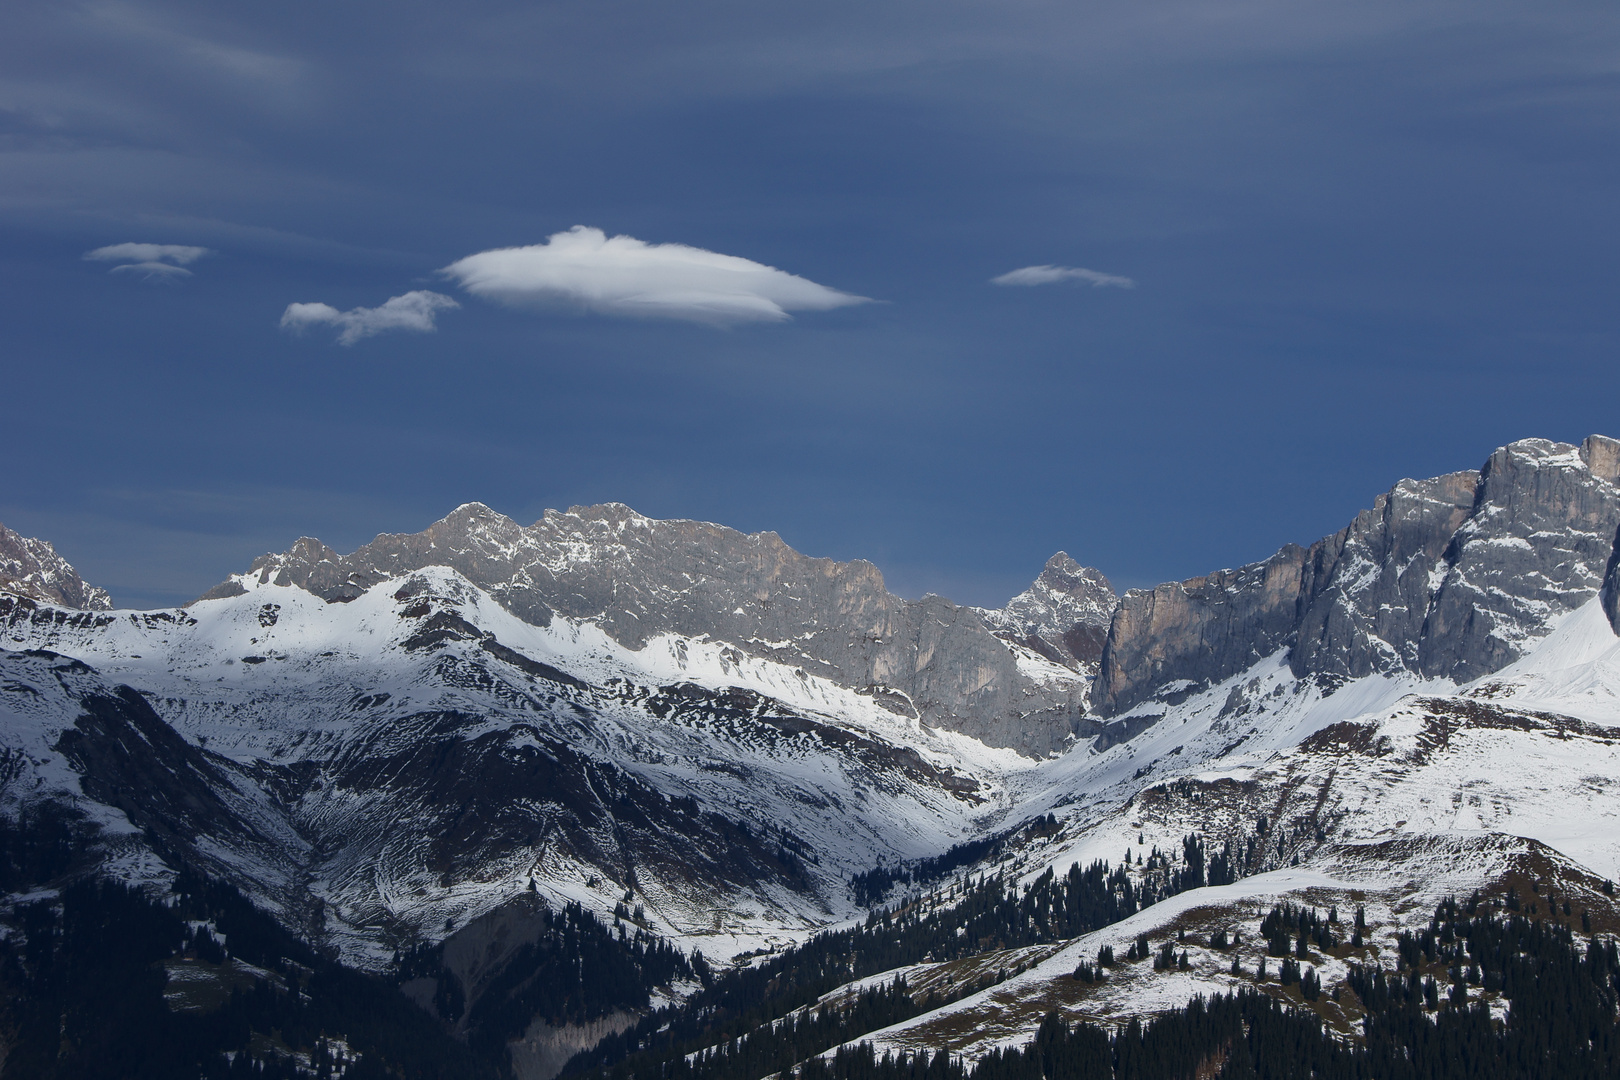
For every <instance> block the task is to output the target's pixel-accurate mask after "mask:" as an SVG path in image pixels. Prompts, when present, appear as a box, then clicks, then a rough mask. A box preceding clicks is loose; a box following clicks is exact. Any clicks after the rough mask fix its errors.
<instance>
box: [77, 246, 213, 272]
mask: <svg viewBox="0 0 1620 1080" xmlns="http://www.w3.org/2000/svg"><path fill="white" fill-rule="evenodd" d="M212 254H213V252H212V251H210V250H209V249H208V248H205V247H193V246H191V245H189V244H134V243H130V244H108V245H107V246H106V247H98V248H96V249H95V250H94V251H87V252H85V253H84V258H85V259H86V261H89V262H115V263H119V264H120V265H118V266H115V267H113V268H112V269H111V270H109V271H107V272H108V273H109V274H128V275H134V276H136V277H139V278H142V279H144V280H147V281H178V280H180V279H181V278H188V277H190V276H191V271H190V270H187V269H186V266H187V265H188V264H190V263H194V262H196V261H197V260H198V259H200V258H202V257H203V256H204V255H212Z"/></svg>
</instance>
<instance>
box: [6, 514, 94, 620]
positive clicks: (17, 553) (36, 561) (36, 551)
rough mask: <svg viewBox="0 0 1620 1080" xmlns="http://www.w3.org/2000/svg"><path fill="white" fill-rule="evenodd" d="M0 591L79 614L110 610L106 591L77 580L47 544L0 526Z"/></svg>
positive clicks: (64, 561)
mask: <svg viewBox="0 0 1620 1080" xmlns="http://www.w3.org/2000/svg"><path fill="white" fill-rule="evenodd" d="M0 590H3V591H5V592H10V593H15V594H17V595H18V596H26V597H27V598H28V599H30V600H37V601H40V602H41V603H46V604H55V605H58V606H60V607H70V608H79V609H80V610H83V611H110V610H111V609H112V597H110V596H108V595H107V590H106V589H98V588H96V587H95V586H94V585H91V584H89V583H88V582H86V581H85V580H84V579H83V578H82V577H80V576H79V573H78V571H77V570H74V569H73V567H72V565H71V564H69V563H68V561H67V560H66V559H64V558H62V556H60V555H58V554H57V553H56V548H54V547H52V546H51V542H50V541H49V540H36V539H34V538H33V537H30V536H22V535H20V534H19V533H15V532H13V531H12V530H10V529H8V528H6V527H5V526H4V525H0Z"/></svg>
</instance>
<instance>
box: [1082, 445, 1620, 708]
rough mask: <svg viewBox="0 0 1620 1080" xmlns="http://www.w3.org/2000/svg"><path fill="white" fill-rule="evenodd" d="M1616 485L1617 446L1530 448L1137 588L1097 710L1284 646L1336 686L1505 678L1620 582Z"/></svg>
mask: <svg viewBox="0 0 1620 1080" xmlns="http://www.w3.org/2000/svg"><path fill="white" fill-rule="evenodd" d="M1617 480H1620V442H1617V441H1616V440H1614V439H1610V438H1607V437H1605V436H1601V435H1593V436H1591V437H1589V438H1587V439H1586V440H1585V441H1584V442H1583V443H1582V444H1581V445H1580V446H1578V447H1577V446H1573V445H1570V444H1568V443H1558V442H1553V441H1550V440H1547V439H1525V440H1522V441H1520V442H1515V443H1511V444H1509V445H1508V446H1504V447H1502V448H1501V449H1499V450H1497V451H1496V452H1495V453H1493V454H1492V455H1491V457H1490V459H1489V460H1488V461H1486V463H1485V465H1484V466H1483V467H1482V468H1480V469H1479V470H1478V471H1477V472H1461V473H1452V474H1449V475H1446V476H1440V477H1435V478H1433V479H1429V480H1403V481H1401V482H1400V483H1398V484H1396V485H1395V486H1394V487H1393V488H1392V489H1391V490H1390V491H1389V492H1387V493H1386V494H1384V495H1382V496H1380V497H1379V498H1378V499H1377V500H1376V501H1375V502H1374V504H1373V506H1372V508H1371V509H1369V510H1366V511H1363V512H1362V513H1361V514H1359V515H1357V517H1356V519H1355V520H1354V521H1353V522H1351V523H1350V524H1349V525H1348V526H1346V527H1345V528H1344V529H1343V530H1341V531H1340V532H1338V533H1335V534H1334V535H1333V536H1329V537H1326V538H1324V539H1322V540H1319V541H1317V542H1316V543H1315V544H1312V545H1311V546H1310V547H1309V548H1300V547H1297V546H1292V545H1291V546H1289V547H1285V548H1283V549H1282V550H1281V551H1279V552H1278V553H1277V554H1276V555H1274V556H1272V557H1271V558H1270V559H1267V560H1265V561H1264V562H1260V563H1254V564H1251V565H1249V566H1245V567H1242V568H1239V569H1237V570H1223V571H1220V572H1218V573H1216V574H1210V575H1206V576H1204V577H1200V578H1193V579H1191V580H1188V581H1183V582H1173V583H1170V584H1166V585H1160V586H1158V587H1157V588H1155V589H1151V590H1133V591H1131V592H1129V593H1127V594H1126V595H1125V597H1124V598H1123V599H1122V600H1121V602H1120V606H1119V609H1118V611H1117V612H1116V613H1115V616H1114V620H1113V622H1112V624H1111V626H1110V628H1109V635H1108V641H1107V644H1106V646H1105V648H1104V652H1103V658H1102V670H1101V674H1100V675H1099V677H1098V679H1097V682H1096V684H1095V686H1094V690H1093V695H1092V699H1093V702H1094V704H1095V706H1096V707H1097V709H1098V711H1099V712H1101V713H1102V714H1103V715H1116V714H1118V713H1122V712H1126V711H1129V710H1130V709H1131V708H1133V707H1134V706H1136V705H1139V704H1141V703H1142V702H1144V701H1147V700H1149V699H1150V698H1152V697H1154V696H1155V695H1162V694H1163V692H1164V690H1165V688H1166V687H1167V686H1168V687H1170V688H1172V689H1175V688H1178V687H1186V686H1199V685H1207V684H1209V683H1212V682H1215V681H1218V680H1220V679H1223V678H1226V677H1228V676H1231V675H1235V674H1237V673H1238V672H1240V671H1243V670H1246V669H1247V668H1248V667H1250V666H1251V665H1253V664H1254V663H1255V661H1257V660H1259V659H1260V658H1262V657H1264V656H1267V655H1270V654H1271V653H1274V652H1276V651H1278V650H1280V649H1287V650H1288V660H1289V664H1290V666H1291V667H1292V669H1293V671H1294V673H1295V674H1296V675H1298V676H1301V677H1304V676H1307V675H1313V676H1316V677H1318V678H1321V679H1324V680H1326V681H1329V682H1331V681H1333V680H1335V679H1342V678H1358V677H1361V676H1365V675H1369V674H1373V673H1378V672H1382V673H1395V672H1401V671H1405V672H1411V673H1415V674H1419V675H1422V676H1425V677H1429V678H1446V679H1451V680H1454V681H1456V682H1464V681H1468V680H1471V679H1475V678H1478V677H1480V676H1482V675H1487V674H1489V673H1491V672H1493V671H1496V670H1499V669H1500V668H1502V667H1504V666H1505V665H1507V664H1509V663H1511V662H1512V661H1514V660H1515V659H1517V658H1518V657H1519V656H1521V655H1523V653H1524V651H1525V649H1526V648H1527V647H1528V646H1529V645H1530V644H1533V643H1534V642H1535V641H1536V640H1539V639H1540V637H1541V636H1542V635H1544V634H1545V633H1546V632H1547V630H1548V628H1549V626H1550V624H1551V621H1552V620H1553V619H1555V618H1557V617H1558V616H1560V615H1563V614H1565V613H1567V612H1569V611H1572V610H1574V609H1575V608H1577V607H1579V606H1580V605H1581V604H1584V603H1586V602H1587V601H1588V600H1590V599H1591V598H1592V597H1593V595H1595V594H1596V593H1597V592H1598V590H1599V589H1600V588H1601V587H1602V586H1603V584H1604V580H1605V572H1606V571H1607V574H1608V577H1609V578H1610V580H1614V579H1615V578H1616V573H1615V570H1614V568H1613V566H1612V565H1611V555H1612V554H1613V552H1614V550H1615V536H1616V528H1617V526H1620V484H1617ZM1616 585H1617V586H1620V581H1617V582H1616ZM1615 593H1616V589H1615V588H1611V589H1610V590H1609V592H1608V594H1607V598H1606V603H1611V604H1612V599H1609V598H1612V597H1613V596H1614V595H1615ZM1610 614H1611V619H1614V618H1615V611H1614V608H1613V607H1612V606H1611V607H1610Z"/></svg>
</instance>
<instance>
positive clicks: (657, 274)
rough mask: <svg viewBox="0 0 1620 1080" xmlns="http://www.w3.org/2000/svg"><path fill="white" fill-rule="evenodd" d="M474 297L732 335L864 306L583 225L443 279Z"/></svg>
mask: <svg viewBox="0 0 1620 1080" xmlns="http://www.w3.org/2000/svg"><path fill="white" fill-rule="evenodd" d="M441 272H442V273H443V274H444V275H445V276H447V277H449V278H451V279H453V280H454V281H455V282H456V283H457V284H459V285H460V286H461V287H462V288H464V289H466V290H467V291H468V292H470V293H472V294H473V295H474V296H479V297H483V298H484V299H487V300H495V301H498V302H501V303H505V304H512V305H518V306H528V305H560V306H573V307H579V308H584V309H585V310H588V311H595V312H598V313H600V314H603V315H619V316H627V317H632V318H662V319H685V320H688V321H691V322H702V323H711V324H717V325H726V324H730V323H742V322H780V321H781V320H783V319H788V318H791V317H792V316H791V315H790V314H789V312H793V311H827V310H830V309H832V308H840V307H846V306H848V305H850V304H864V303H867V302H868V301H867V299H866V297H864V296H854V295H851V294H850V293H846V292H839V291H838V290H837V289H829V288H827V287H826V286H825V285H817V284H816V283H815V282H813V281H810V280H809V279H807V278H802V277H799V276H798V275H796V274H789V273H787V272H785V271H782V270H778V269H776V268H775V267H771V266H766V265H764V264H763V263H757V262H754V261H753V260H751V259H743V258H739V257H737V256H735V255H721V254H718V253H716V252H713V251H705V250H703V249H702V248H695V247H688V246H686V245H685V244H649V243H646V242H645V241H642V240H637V239H635V238H634V237H632V236H614V237H611V238H610V237H609V236H608V235H607V234H606V233H604V232H603V231H602V230H601V229H592V228H587V227H585V226H583V225H576V226H574V227H573V228H572V229H569V230H568V231H567V232H560V233H556V234H555V235H553V236H551V237H550V238H549V239H548V240H547V241H546V242H545V243H543V244H533V245H531V246H529V247H516V248H500V249H497V250H494V251H481V252H479V253H478V254H476V255H469V256H467V257H466V258H465V259H461V260H458V261H457V262H454V263H451V264H450V265H449V266H447V267H445V268H444V270H443V271H441Z"/></svg>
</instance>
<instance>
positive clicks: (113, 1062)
mask: <svg viewBox="0 0 1620 1080" xmlns="http://www.w3.org/2000/svg"><path fill="white" fill-rule="evenodd" d="M176 891H177V893H178V897H177V898H176V899H175V902H174V903H173V904H172V905H164V904H159V903H155V902H153V901H152V900H151V899H150V898H148V897H147V896H145V895H144V894H142V893H141V892H140V891H138V890H135V889H130V888H128V887H126V886H123V885H121V884H118V883H115V882H108V881H95V880H90V881H82V882H79V883H76V884H72V885H69V886H67V887H66V888H64V889H63V890H62V891H61V893H60V894H59V896H58V897H57V898H55V899H54V900H50V901H40V902H37V903H32V904H24V905H22V906H20V907H19V908H18V909H17V911H16V912H15V919H14V923H15V931H16V932H15V933H13V934H12V935H10V936H9V937H8V938H6V940H5V941H4V942H3V943H0V988H3V992H4V1005H3V1013H4V1016H3V1023H4V1027H5V1028H6V1029H7V1031H8V1034H9V1037H10V1040H11V1047H10V1052H9V1054H8V1055H7V1057H6V1060H5V1073H4V1075H5V1076H6V1077H7V1078H8V1080H9V1078H12V1077H27V1078H36V1077H38V1078H50V1080H103V1078H104V1080H145V1078H148V1077H150V1078H154V1080H155V1078H164V1080H167V1078H171V1077H199V1078H204V1080H213V1078H224V1077H253V1078H265V1080H277V1078H280V1077H288V1078H289V1080H290V1078H291V1077H293V1076H294V1075H299V1072H298V1070H299V1069H300V1068H302V1069H303V1070H304V1072H303V1074H302V1075H304V1076H306V1077H307V1076H308V1073H309V1071H311V1070H313V1071H316V1072H317V1073H318V1072H320V1071H321V1070H323V1069H324V1070H325V1071H326V1074H327V1075H331V1074H332V1071H333V1069H334V1066H335V1065H336V1064H337V1063H336V1062H335V1060H334V1056H335V1055H334V1052H333V1049H334V1045H335V1044H334V1042H333V1040H332V1037H334V1036H340V1037H341V1039H342V1040H343V1042H344V1043H346V1044H347V1045H348V1046H349V1047H352V1048H353V1049H354V1050H355V1051H357V1052H358V1054H359V1060H358V1061H354V1062H351V1063H349V1064H347V1067H346V1071H345V1072H344V1075H345V1077H346V1078H348V1080H373V1078H377V1077H384V1076H395V1077H404V1078H415V1077H421V1078H423V1080H426V1078H430V1077H445V1078H453V1080H454V1078H467V1080H476V1078H482V1077H493V1076H494V1075H495V1071H494V1070H492V1069H490V1068H488V1067H487V1066H484V1065H482V1064H481V1063H480V1062H478V1061H477V1060H476V1059H475V1058H474V1057H473V1055H472V1054H471V1053H469V1051H468V1050H467V1048H466V1047H464V1046H462V1045H461V1044H460V1043H458V1042H456V1041H455V1040H454V1039H453V1038H451V1037H450V1036H449V1035H448V1034H447V1033H446V1032H445V1031H444V1030H443V1029H441V1028H440V1027H438V1025H435V1024H432V1023H423V1020H424V1019H425V1018H424V1017H423V1015H422V1012H421V1010H420V1009H418V1008H417V1007H416V1006H415V1005H413V1004H411V1003H410V1002H409V1001H407V1000H406V999H405V998H404V996H403V995H401V994H400V993H399V991H398V990H396V989H395V988H394V987H392V986H390V985H388V984H387V983H386V982H384V981H382V980H380V979H376V978H372V977H370V976H367V975H363V974H361V973H358V972H355V971H353V970H352V969H349V968H346V967H343V966H342V965H340V964H338V963H336V962H335V961H332V960H330V959H327V958H325V957H322V956H320V955H318V954H316V953H315V952H313V951H312V950H311V949H310V948H309V947H308V946H306V945H304V944H303V943H302V942H300V941H298V940H297V939H295V938H293V937H292V936H291V935H290V934H288V933H286V931H284V930H282V929H281V928H280V927H279V926H278V925H277V924H276V923H275V922H274V921H273V920H271V919H270V918H269V917H268V916H267V915H265V914H264V913H263V912H260V911H258V910H257V909H255V908H254V907H253V906H252V905H251V904H249V903H248V902H247V901H246V900H245V899H243V898H242V897H241V896H240V894H238V893H236V891H235V890H234V889H231V888H230V887H229V886H224V885H219V884H214V883H210V882H205V881H202V880H200V879H197V878H192V877H183V878H182V879H181V880H180V881H179V882H178V883H177V885H176ZM197 924H203V925H197ZM210 927H211V928H210ZM216 931H217V936H216ZM221 939H223V940H221ZM227 954H228V955H227ZM231 958H235V959H237V960H241V961H244V962H245V963H247V964H251V965H253V966H254V967H255V968H258V969H260V971H261V972H262V973H263V974H262V975H260V976H258V977H254V978H249V979H247V980H245V981H246V983H247V985H246V986H239V987H238V988H237V989H235V990H233V991H231V992H230V994H229V995H228V998H227V999H226V1000H224V1002H223V1003H222V1004H221V1005H220V1006H219V1007H218V1008H215V1009H212V1010H209V1011H175V1010H172V1009H171V1008H170V1007H169V1004H168V1002H167V1001H166V1000H165V998H164V991H165V983H166V980H167V975H166V972H165V964H166V963H173V962H176V961H185V962H188V963H191V964H193V965H196V964H217V963H220V962H222V961H226V960H228V959H231ZM295 1055H300V1056H301V1060H300V1058H299V1057H295Z"/></svg>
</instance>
